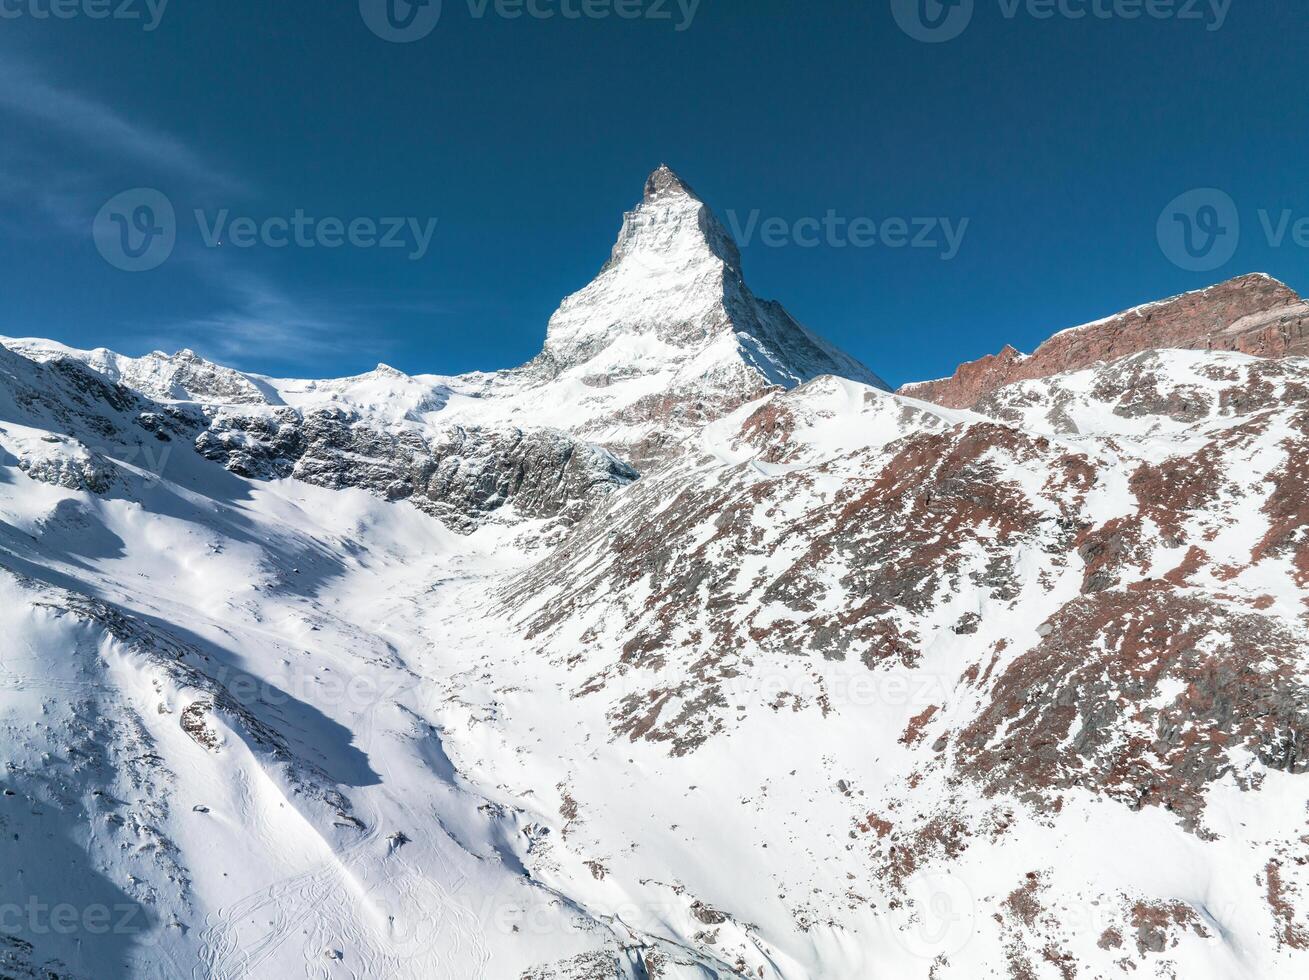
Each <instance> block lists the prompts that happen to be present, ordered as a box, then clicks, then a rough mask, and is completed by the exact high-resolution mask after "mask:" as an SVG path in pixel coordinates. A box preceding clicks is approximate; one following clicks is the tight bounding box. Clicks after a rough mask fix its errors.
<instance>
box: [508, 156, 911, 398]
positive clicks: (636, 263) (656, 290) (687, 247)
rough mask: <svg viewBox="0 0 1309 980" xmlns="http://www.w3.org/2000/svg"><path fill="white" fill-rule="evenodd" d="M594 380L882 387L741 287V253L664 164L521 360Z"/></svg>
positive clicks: (547, 372)
mask: <svg viewBox="0 0 1309 980" xmlns="http://www.w3.org/2000/svg"><path fill="white" fill-rule="evenodd" d="M528 368H529V371H530V372H531V373H533V374H536V375H538V376H543V377H544V378H545V379H547V380H555V379H558V378H560V377H561V376H564V375H568V376H571V377H574V378H576V379H578V380H582V381H585V382H587V383H588V384H592V385H595V384H596V383H599V384H600V385H602V386H609V385H612V384H613V383H614V382H615V381H619V380H622V379H625V378H633V377H649V376H651V375H655V374H661V373H672V374H675V375H677V376H678V377H677V381H678V383H679V384H680V385H683V386H686V385H690V386H692V387H695V386H697V385H701V384H705V383H707V384H708V385H709V386H711V387H712V386H715V385H719V383H720V382H722V381H723V380H724V379H726V378H730V383H729V386H730V387H731V388H733V390H734V391H736V392H737V393H739V394H742V395H744V394H750V393H753V392H755V391H757V390H759V389H762V388H767V387H770V386H774V385H780V386H782V387H793V386H794V385H796V384H800V383H803V382H805V381H808V380H810V379H812V378H815V377H818V376H820V375H823V374H837V375H841V376H844V377H847V378H851V379H853V380H856V381H860V382H863V383H866V384H873V385H877V386H879V387H885V385H884V384H883V383H882V382H881V381H880V379H878V378H877V377H876V375H874V374H872V372H870V371H868V369H867V368H865V367H864V366H863V365H861V364H859V363H858V362H857V361H855V360H853V359H852V358H849V357H847V356H845V355H844V354H842V353H840V352H839V351H837V350H836V349H835V348H833V347H831V346H830V345H828V344H827V343H826V342H824V341H822V340H820V339H819V338H818V337H816V336H814V335H813V334H811V333H810V332H809V331H807V330H806V329H805V328H804V327H802V326H800V325H799V324H798V323H796V322H795V320H793V319H792V318H791V317H790V316H789V315H788V314H787V313H786V311H785V310H784V309H782V307H781V306H780V305H778V304H776V303H772V302H767V301H761V300H759V299H758V298H756V297H755V296H754V294H753V293H752V292H751V291H750V289H749V287H748V286H747V285H746V283H745V280H744V278H743V276H742V273H741V254H740V251H739V250H738V248H737V245H736V242H735V241H734V240H733V239H732V236H731V234H729V233H728V231H727V229H726V228H725V227H724V226H723V224H722V222H721V221H719V220H718V218H717V217H716V216H715V215H714V213H713V211H712V209H711V208H710V207H709V206H708V205H707V204H706V203H705V202H704V201H703V200H701V199H700V197H698V196H697V195H696V194H695V192H694V191H692V190H691V188H690V186H689V185H688V184H687V183H686V182H685V181H684V180H682V178H681V177H679V176H678V175H677V174H676V173H674V172H673V171H672V170H671V169H669V168H668V167H667V166H660V167H659V168H658V169H657V170H655V171H654V172H653V173H652V174H651V175H650V176H649V178H648V179H647V180H646V182H645V192H644V195H643V197H642V199H641V202H640V203H639V204H638V205H637V206H636V207H635V208H634V209H633V210H631V211H629V212H627V214H626V215H625V216H624V218H623V225H622V229H621V230H620V232H619V234H618V240H617V241H616V242H615V244H614V247H613V251H612V252H611V254H610V257H609V261H608V262H607V263H605V265H604V267H603V268H602V269H601V270H600V274H599V275H598V276H597V277H596V278H595V280H594V281H592V282H591V283H590V284H589V285H587V286H586V287H585V288H584V289H582V290H580V291H578V292H576V293H574V294H572V295H571V296H569V297H567V298H566V299H565V300H564V301H563V303H562V304H561V305H560V307H559V309H558V311H557V312H556V313H555V314H554V316H553V317H551V319H550V324H549V327H548V329H547V333H546V342H545V348H544V350H543V351H542V352H541V354H540V355H539V356H538V357H537V358H535V359H534V360H533V361H532V362H531V364H530V365H529V366H528Z"/></svg>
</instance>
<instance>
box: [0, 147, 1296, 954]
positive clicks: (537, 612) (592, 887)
mask: <svg viewBox="0 0 1309 980" xmlns="http://www.w3.org/2000/svg"><path fill="white" fill-rule="evenodd" d="M1306 337H1309V304H1306V303H1305V302H1304V301H1303V300H1302V299H1301V298H1300V297H1299V296H1298V295H1297V294H1295V293H1294V292H1293V291H1292V290H1291V289H1290V288H1289V287H1286V286H1284V285H1282V284H1281V283H1277V282H1276V281H1274V280H1271V279H1269V278H1268V277H1266V276H1244V277H1241V278H1240V279H1235V280H1232V281H1231V282H1229V283H1225V284H1222V285H1219V286H1214V287H1211V288H1209V289H1206V290H1202V291H1199V292H1196V293H1190V294H1186V295H1184V296H1181V297H1175V298H1173V299H1171V300H1166V301H1163V302H1157V303H1152V304H1148V305H1145V306H1137V307H1134V308H1133V309H1131V310H1129V311H1127V312H1126V313H1122V314H1118V315H1116V316H1111V317H1108V318H1106V319H1104V320H1100V321H1096V322H1094V323H1091V324H1087V325H1085V326H1083V327H1079V328H1075V329H1071V330H1066V331H1063V332H1061V333H1058V334H1055V335H1054V336H1053V337H1052V338H1051V339H1050V340H1048V341H1046V343H1045V344H1042V345H1041V346H1040V347H1038V348H1037V349H1036V351H1035V352H1033V354H1031V355H1020V354H1018V353H1017V351H1014V350H1012V349H1007V350H1006V351H1005V352H1002V354H1001V355H999V356H997V357H993V358H988V359H984V360H983V361H980V362H977V363H976V364H973V365H965V366H963V367H962V368H961V369H960V370H959V371H958V372H956V374H955V376H954V377H953V378H951V379H947V380H945V381H941V382H934V383H928V384H922V385H914V386H907V387H906V388H905V389H902V391H901V392H900V393H891V392H889V391H886V390H884V387H883V386H882V385H881V384H880V382H879V381H878V379H877V378H876V377H875V376H874V375H873V374H871V373H870V372H869V371H867V370H866V369H865V368H863V367H862V366H861V365H859V364H858V363H857V362H855V361H854V360H852V359H850V358H848V357H846V356H845V355H843V354H841V353H840V352H839V351H836V350H835V349H833V348H832V347H831V346H829V345H828V344H827V343H825V342H824V341H822V340H820V339H818V338H817V337H815V336H814V335H813V334H811V333H809V332H808V331H807V330H805V329H804V328H802V327H801V326H800V325H799V324H797V323H796V322H795V321H794V320H793V319H792V318H791V317H790V316H788V315H787V314H786V312H785V311H784V310H783V309H782V308H781V307H780V306H778V305H777V304H775V303H770V302H765V301H762V300H759V299H757V298H756V297H755V296H754V295H753V294H752V293H751V292H750V290H749V288H748V287H747V286H746V284H745V282H744V279H743V277H742V261H741V255H740V253H739V251H738V249H737V246H736V243H734V242H733V241H732V238H731V236H730V235H729V234H728V233H727V231H726V230H725V228H724V227H723V225H722V224H721V223H720V222H719V221H718V219H717V218H716V217H715V216H714V214H713V212H712V211H711V210H710V209H709V207H708V206H707V205H706V204H705V202H704V201H703V200H701V199H700V198H699V197H698V196H697V195H696V194H695V193H694V192H693V191H692V190H691V189H690V187H689V186H688V185H687V184H686V183H685V181H683V180H682V179H681V178H679V177H678V176H677V175H676V174H674V173H673V172H672V171H671V170H669V169H668V168H667V167H660V168H659V169H658V170H656V171H655V172H654V173H653V174H652V175H651V176H650V178H649V180H648V181H647V182H646V187H645V193H644V195H643V197H642V199H641V201H640V203H639V204H637V205H636V207H635V208H633V209H632V210H631V211H630V212H629V213H628V214H627V215H626V216H625V218H624V220H623V225H622V230H621V231H620V232H619V235H618V240H617V242H616V244H615V245H614V247H613V250H612V252H611V254H610V257H609V260H608V262H607V263H605V264H604V266H603V268H602V269H601V270H600V272H599V274H598V275H597V277H596V279H595V281H594V282H592V283H590V284H589V285H588V286H586V287H585V288H584V289H582V290H581V291H579V292H577V293H575V294H574V295H572V296H570V297H568V298H567V299H566V300H564V302H563V304H562V305H561V307H560V309H559V311H558V312H557V313H556V314H555V315H554V316H553V317H552V318H551V320H550V322H549V325H548V329H547V331H546V338H545V344H544V350H543V351H542V352H541V354H540V355H539V356H537V357H536V358H534V359H533V360H531V361H530V362H529V363H528V364H525V365H523V366H520V367H516V368H506V369H503V370H498V371H494V372H485V373H473V374H464V375H457V376H438V375H416V376H410V375H406V374H404V373H402V372H400V371H397V370H395V369H393V368H389V367H387V366H385V365H379V366H378V367H377V368H375V369H374V370H371V371H368V372H366V373H364V374H360V375H356V376H354V377H347V378H336V379H327V380H314V379H286V378H271V377H264V376H260V375H254V374H248V373H244V372H241V371H239V370H236V369H233V368H230V367H224V366H220V365H217V364H213V363H211V362H209V361H206V360H204V359H203V357H202V356H201V355H200V354H197V353H194V352H192V351H190V350H182V351H180V352H178V353H175V354H164V353H160V352H155V353H148V354H145V355H144V356H141V357H135V358H134V357H125V356H122V355H119V354H116V353H114V352H112V351H108V350H104V349H97V350H91V351H78V350H72V349H70V348H67V347H64V346H63V345H61V344H58V343H55V342H52V341H46V340H39V339H26V340H3V339H0V635H3V636H4V638H5V640H6V642H5V643H4V644H0V731H3V733H4V739H3V753H0V763H3V765H2V766H0V829H2V830H3V833H0V911H6V910H7V911H8V912H9V913H11V914H8V915H4V916H0V975H2V976H6V977H8V976H13V977H20V978H35V977H45V978H53V980H92V978H94V980H128V978H131V980H137V978H140V980H173V978H176V977H182V976H189V977H204V978H206V980H247V978H251V980H262V978H265V977H287V978H292V977H327V976H331V977H337V976H340V977H347V976H349V977H387V978H396V980H427V978H430V977H469V978H479V980H501V978H507V980H515V978H516V980H650V978H659V980H730V978H741V977H749V978H753V980H812V978H816V977H822V978H824V980H863V978H866V977H895V978H902V977H903V978H909V980H974V978H977V977H999V976H1011V977H1031V978H1034V980H1035V978H1047V977H1048V978H1051V980H1063V978H1068V977H1072V976H1074V975H1076V976H1077V977H1110V976H1128V975H1131V976H1137V977H1185V978H1187V980H1266V978H1278V980H1280V978H1287V980H1291V978H1302V977H1304V976H1306V975H1307V973H1309V850H1307V848H1306V841H1307V840H1309V709H1307V708H1306V705H1309V643H1307V642H1306V639H1305V637H1306V623H1309V613H1307V612H1306V610H1309V508H1306V505H1305V500H1306V495H1305V484H1306V481H1309V358H1306V357H1304V356H1303V354H1304V353H1305V351H1306V346H1305V344H1306ZM58 909H82V910H87V911H88V912H90V911H92V910H94V911H95V914H96V916H97V919H92V918H90V917H89V916H88V917H86V918H84V919H83V923H84V924H85V926H86V927H85V928H81V929H77V928H74V929H72V930H69V931H65V930H61V929H58V928H50V927H49V923H50V919H49V918H48V917H46V918H42V916H46V915H47V913H46V912H43V911H42V910H58ZM105 914H107V915H108V918H107V919H106V918H104V915H105ZM97 920H98V921H99V922H102V923H103V922H108V923H109V924H110V925H112V928H108V929H98V931H97V929H93V928H90V926H91V924H92V923H93V922H96V921H97ZM97 928H98V927H97Z"/></svg>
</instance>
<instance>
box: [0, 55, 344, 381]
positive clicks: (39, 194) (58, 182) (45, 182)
mask: <svg viewBox="0 0 1309 980" xmlns="http://www.w3.org/2000/svg"><path fill="white" fill-rule="evenodd" d="M0 54H2V55H3V59H2V60H0V125H3V121H4V120H5V119H6V118H8V119H10V120H12V121H13V123H14V124H13V125H10V126H9V127H8V128H9V131H10V134H12V135H9V136H7V138H6V140H5V141H4V142H3V143H0V201H2V202H4V204H5V208H4V209H3V210H0V230H3V231H4V233H5V234H6V235H7V236H8V237H10V238H12V239H20V238H39V237H41V236H43V235H48V234H50V233H51V232H52V231H53V232H56V233H60V234H66V235H72V236H77V237H81V238H83V239H84V240H85V241H87V242H88V243H89V242H90V234H91V219H92V218H93V217H94V215H95V214H96V212H97V210H98V209H99V208H100V207H101V205H103V203H104V201H105V200H106V199H108V198H109V197H110V196H111V195H113V194H115V193H117V192H119V191H122V190H124V189H125V187H126V186H132V185H133V184H135V185H139V186H146V187H148V186H157V185H162V186H167V187H169V188H170V197H172V198H173V199H174V201H175V203H176V204H177V207H178V211H179V215H186V214H189V211H188V210H187V205H186V203H185V202H186V200H187V199H188V198H190V199H192V200H199V199H207V200H213V199H214V198H215V197H219V198H224V199H226V200H230V201H234V202H235V201H239V200H241V199H242V198H248V197H251V196H255V195H256V191H255V190H254V189H253V188H252V186H251V184H250V183H249V182H247V181H246V180H244V179H242V178H240V177H238V176H236V175H234V174H232V173H229V172H227V171H225V170H223V169H222V168H221V167H220V166H217V165H215V164H213V163H212V162H210V161H209V160H207V159H206V157H205V156H204V155H203V154H202V153H200V152H199V151H197V150H196V149H195V148H193V147H192V146H190V145H188V144H187V143H186V142H185V141H184V140H183V139H180V138H178V137H177V136H174V135H173V134H170V133H168V132H165V131H163V130H161V129H159V128H157V127H155V126H153V125H151V124H150V123H149V122H148V121H145V120H137V119H129V118H128V117H127V116H125V115H124V114H123V113H122V112H120V111H118V110H117V109H115V108H114V107H113V106H110V105H108V104H106V103H104V102H102V101H100V100H98V99H95V98H92V97H88V96H86V95H83V94H81V93H79V92H76V91H73V90H71V89H69V88H67V87H66V86H63V85H61V84H58V83H56V82H54V81H52V80H50V78H49V77H47V74H46V73H43V72H42V71H41V70H39V69H38V68H37V67H36V66H34V65H32V64H31V63H25V62H24V61H22V60H21V59H14V58H11V57H10V56H9V52H8V51H3V52H0ZM124 175H134V176H129V177H127V178H126V179H127V180H128V181H129V183H127V184H124V179H125V176H124ZM171 262H172V264H173V267H174V268H175V269H187V270H190V272H191V273H193V274H194V275H195V276H196V277H197V278H198V279H199V280H200V282H199V283H197V286H198V287H199V289H198V290H197V291H198V292H202V293H205V294H208V295H212V296H213V300H212V306H211V309H212V312H208V313H204V314H201V315H199V316H193V317H190V318H187V319H185V320H169V319H167V318H160V319H159V320H156V321H155V322H154V323H153V324H151V325H149V326H142V327H138V328H137V329H135V330H131V329H129V330H128V331H127V335H128V336H130V337H132V338H134V339H135V341H136V342H137V343H139V344H142V345H148V346H149V347H154V348H156V349H161V350H166V351H174V350H177V349H178V348H180V347H184V346H185V347H192V348H194V349H196V350H197V351H199V352H201V353H202V354H204V355H205V356H207V357H211V358H213V359H215V360H220V361H225V362H227V363H231V364H234V365H237V366H239V365H241V364H249V363H250V362H252V361H254V362H258V363H261V364H269V363H284V364H286V365H287V366H288V367H296V366H302V365H305V364H312V363H322V362H327V361H329V360H331V359H333V358H337V357H339V356H340V355H341V354H342V353H348V352H349V350H350V349H351V347H352V343H351V342H350V340H349V338H353V337H358V336H361V335H364V334H366V333H367V332H368V331H367V329H366V326H367V323H368V322H369V321H370V318H369V317H368V316H367V315H366V314H365V313H364V312H363V311H353V312H351V313H345V314H343V313H341V312H340V311H339V310H337V309H332V310H329V309H327V308H326V307H325V306H323V305H322V304H315V303H312V302H309V303H307V302H304V301H301V300H300V299H298V298H296V296H295V295H294V294H293V291H291V290H287V289H285V288H283V287H282V286H280V285H279V284H278V283H277V282H275V281H274V280H273V278H272V277H271V276H270V275H269V273H268V271H267V270H263V269H261V270H259V271H250V270H247V269H237V268H235V267H234V266H233V264H232V263H231V262H229V261H227V260H226V258H225V257H223V256H221V255H220V254H219V253H217V252H216V251H215V250H213V249H200V248H198V247H196V246H195V244H194V243H188V244H182V243H180V242H179V247H178V251H177V253H176V254H175V255H174V257H173V258H172V260H171Z"/></svg>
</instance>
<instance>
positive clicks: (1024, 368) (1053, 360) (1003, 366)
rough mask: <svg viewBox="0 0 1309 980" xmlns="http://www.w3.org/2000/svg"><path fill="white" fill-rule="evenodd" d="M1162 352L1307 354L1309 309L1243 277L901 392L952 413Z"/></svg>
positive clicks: (1276, 287) (1282, 289)
mask: <svg viewBox="0 0 1309 980" xmlns="http://www.w3.org/2000/svg"><path fill="white" fill-rule="evenodd" d="M1160 348H1184V349H1188V350H1230V351H1240V352H1241V353H1245V354H1254V355H1256V356H1259V357H1287V356H1306V355H1309V305H1307V304H1305V303H1304V302H1303V301H1302V300H1301V298H1300V297H1299V295H1298V294H1296V292H1295V291H1294V290H1292V289H1290V288H1289V287H1287V286H1285V285H1283V284H1282V283H1280V282H1278V281H1277V280H1275V279H1270V278H1268V277H1267V276H1263V275H1249V276H1241V277H1240V278H1238V279H1232V280H1230V281H1229V282H1225V283H1220V284H1219V285H1217V286H1211V287H1210V288H1209V289H1204V290H1201V291H1199V292H1194V293H1186V294H1184V295H1182V296H1175V297H1173V298H1172V299H1167V300H1163V301H1162V302H1159V303H1151V304H1149V305H1147V306H1142V307H1138V308H1137V309H1134V310H1129V311H1128V312H1126V313H1120V314H1118V315H1117V316H1114V317H1110V318H1109V319H1107V320H1102V321H1100V322H1098V323H1092V324H1087V325H1086V326H1083V327H1076V328H1074V329H1072V330H1065V331H1064V332H1062V333H1059V334H1055V336H1053V337H1051V338H1050V339H1049V340H1047V341H1046V342H1045V343H1043V344H1042V345H1041V346H1040V347H1038V348H1037V349H1036V351H1035V353H1033V354H1031V355H1023V354H1021V353H1019V352H1018V351H1017V350H1015V349H1014V348H1013V347H1005V349H1004V350H1002V351H1001V352H1000V353H999V354H994V355H990V356H987V357H983V358H981V359H980V360H977V361H971V362H969V363H967V364H962V365H960V367H959V369H958V370H957V371H955V373H954V375H953V377H949V378H943V379H941V380H939V381H925V382H922V383H919V384H910V385H905V386H904V387H903V388H901V389H900V394H902V395H908V396H910V397H912V398H922V399H924V400H925V401H931V402H936V403H937V404H938V405H945V406H947V407H949V408H972V407H974V406H975V405H976V404H977V403H978V402H979V401H980V400H981V399H982V398H984V397H985V396H986V395H987V394H989V393H990V392H992V391H995V390H996V389H997V388H1002V387H1004V386H1005V385H1007V384H1011V383H1013V382H1015V381H1028V380H1031V379H1033V378H1048V377H1050V376H1051V375H1055V374H1062V373H1065V372H1069V371H1080V370H1083V369H1085V368H1088V367H1091V366H1092V365H1094V364H1097V363H1099V362H1101V361H1112V360H1115V359H1117V358H1120V357H1126V356H1128V355H1129V354H1137V353H1140V352H1141V351H1146V350H1155V349H1160Z"/></svg>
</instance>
